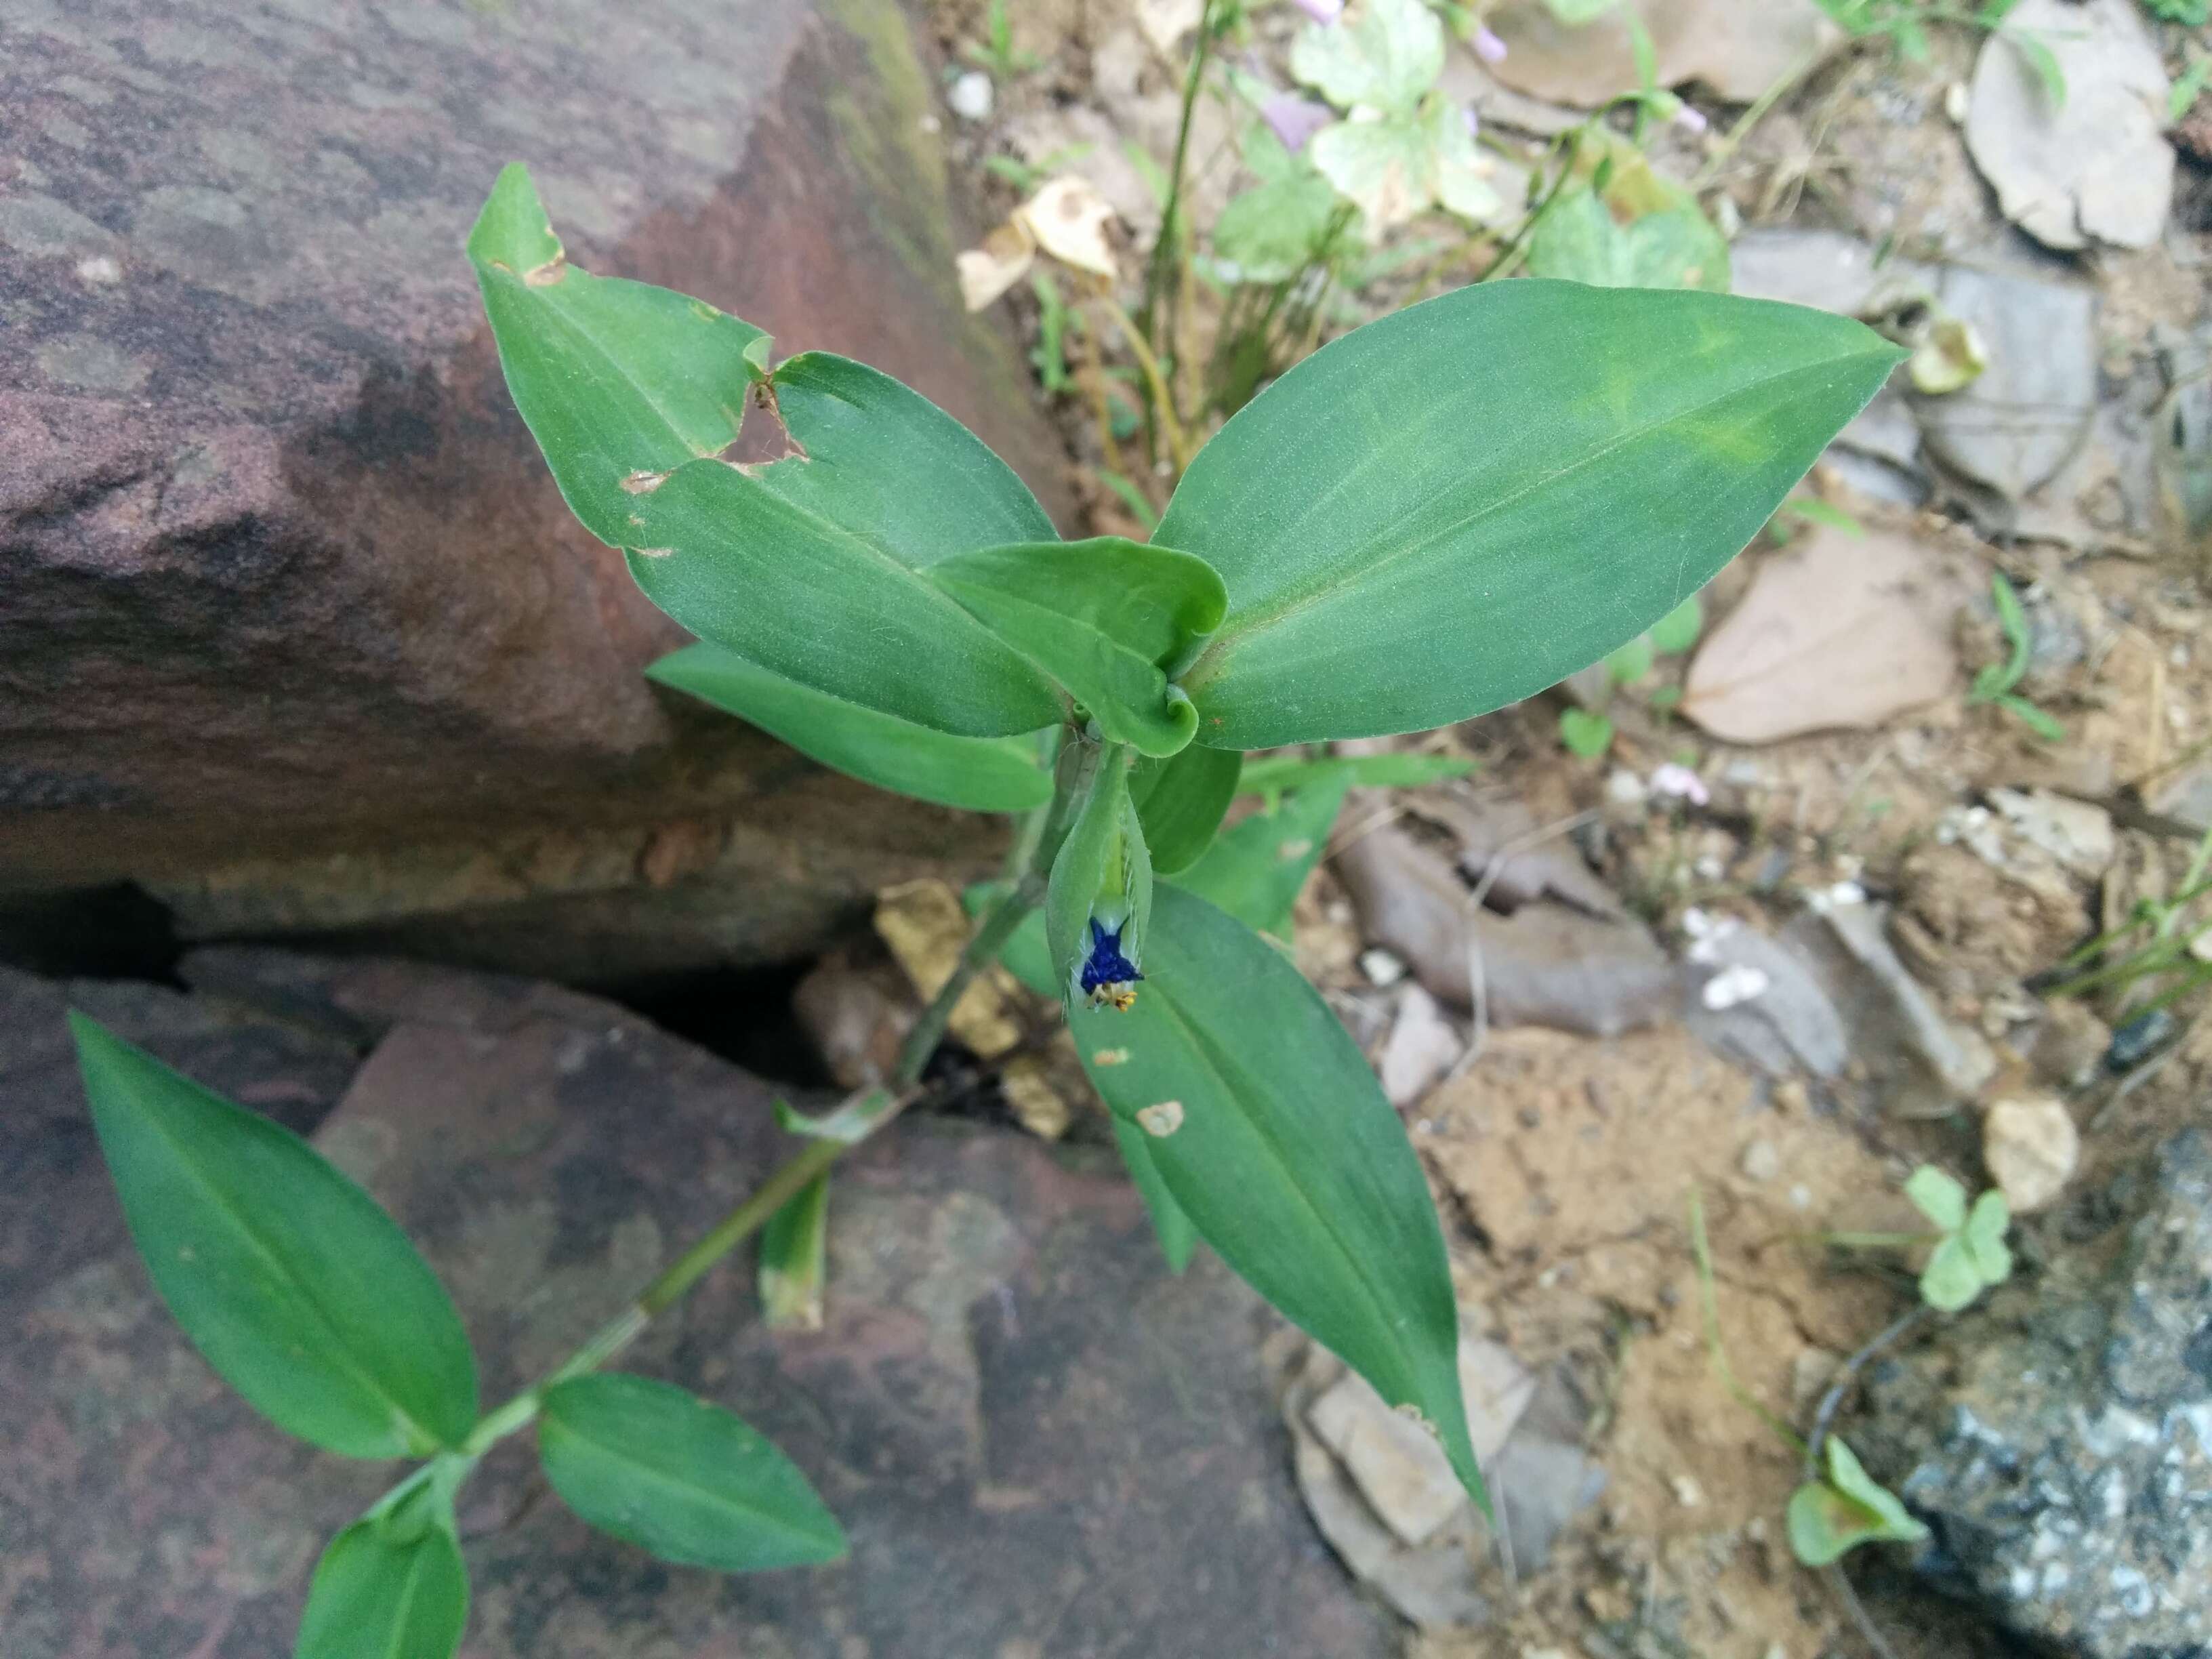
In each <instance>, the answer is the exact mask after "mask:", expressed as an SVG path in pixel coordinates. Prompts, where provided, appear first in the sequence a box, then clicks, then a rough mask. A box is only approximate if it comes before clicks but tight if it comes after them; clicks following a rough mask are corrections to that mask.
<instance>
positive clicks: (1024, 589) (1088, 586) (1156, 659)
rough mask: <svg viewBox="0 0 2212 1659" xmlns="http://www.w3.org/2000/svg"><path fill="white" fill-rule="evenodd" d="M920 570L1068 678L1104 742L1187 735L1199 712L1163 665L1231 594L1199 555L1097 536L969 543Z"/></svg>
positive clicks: (1190, 642) (1143, 748)
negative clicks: (993, 544)
mask: <svg viewBox="0 0 2212 1659" xmlns="http://www.w3.org/2000/svg"><path fill="white" fill-rule="evenodd" d="M929 575H930V580H932V581H933V583H934V584H935V585H936V586H938V587H939V588H941V589H942V590H943V591H944V592H946V593H949V594H950V595H951V596H952V598H953V599H956V600H957V601H958V602H959V604H960V605H962V606H963V607H964V608H965V609H966V610H967V611H969V612H970V613H971V614H972V615H973V616H975V617H977V618H978V619H979V620H981V622H982V623H984V624H985V625H986V626H987V627H989V628H991V629H994V631H995V632H996V633H997V634H998V635H999V636H1000V638H1001V639H1003V640H1005V641H1007V642H1008V643H1009V644H1011V645H1012V646H1013V647H1014V648H1015V649H1016V650H1018V651H1019V652H1021V653H1022V654H1023V655H1024V656H1025V657H1027V658H1028V659H1030V661H1031V662H1033V663H1035V664H1036V665H1037V667H1039V668H1040V669H1042V670H1043V671H1044V672H1046V673H1047V674H1049V675H1051V676H1052V677H1053V678H1054V679H1055V680H1057V681H1059V682H1060V684H1062V685H1064V686H1066V688H1067V690H1068V691H1069V692H1070V693H1071V694H1072V695H1073V696H1074V698H1075V700H1076V702H1078V703H1079V704H1080V705H1082V707H1083V708H1085V709H1086V710H1087V711H1088V712H1089V713H1090V714H1091V718H1092V719H1094V720H1097V722H1098V725H1099V728H1100V730H1102V731H1103V732H1104V733H1105V734H1106V736H1107V737H1108V738H1111V739H1112V740H1113V741H1115V742H1116V743H1127V744H1133V745H1134V746H1135V748H1136V750H1137V751H1138V752H1139V754H1144V755H1153V756H1164V755H1172V754H1174V753H1175V752H1176V750H1179V749H1181V748H1182V747H1183V746H1184V745H1186V744H1188V743H1189V741H1190V734H1191V732H1192V731H1193V730H1194V728H1195V727H1196V726H1197V724H1198V714H1197V711H1196V710H1195V709H1194V708H1192V707H1191V706H1190V702H1189V701H1188V699H1187V698H1185V697H1184V696H1182V694H1181V693H1180V692H1176V693H1170V690H1169V686H1168V675H1169V672H1170V671H1171V670H1173V669H1175V668H1177V667H1179V666H1181V665H1182V662H1183V660H1184V659H1187V658H1188V656H1189V655H1190V654H1191V653H1192V650H1193V648H1194V645H1195V644H1196V642H1197V641H1200V640H1202V639H1204V638H1206V636H1207V635H1211V634H1212V632H1213V630H1214V629H1217V628H1218V627H1220V626H1221V617H1222V613H1223V612H1224V611H1225V610H1226V609H1227V608H1228V604H1229V597H1228V594H1227V592H1225V590H1224V589H1223V587H1222V586H1221V578H1220V577H1219V576H1218V575H1217V574H1214V571H1213V568H1212V566H1211V565H1209V564H1207V563H1206V561H1205V560H1203V559H1200V558H1194V557H1193V556H1191V555H1189V554H1188V553H1178V552H1176V551H1175V550H1172V549H1170V548H1164V547H1152V546H1149V545H1147V544H1145V543H1142V542H1133V541H1128V540H1126V539H1124V538H1121V537H1120V536H1098V537H1094V538H1092V539H1091V540H1089V541H1083V542H1061V541H1049V542H1034V543H1029V544H1021V545H1016V546H1011V547H984V548H978V549H975V550H974V551H972V552H967V553H961V554H957V555H955V556H952V557H951V558H948V559H945V560H942V561H939V562H938V563H936V564H935V565H933V567H932V568H931V569H930V572H929Z"/></svg>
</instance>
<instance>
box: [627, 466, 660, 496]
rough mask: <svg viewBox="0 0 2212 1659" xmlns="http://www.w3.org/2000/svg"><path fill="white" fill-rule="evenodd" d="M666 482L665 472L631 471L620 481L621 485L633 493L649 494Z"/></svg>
mask: <svg viewBox="0 0 2212 1659" xmlns="http://www.w3.org/2000/svg"><path fill="white" fill-rule="evenodd" d="M667 482H668V475H667V474H666V473H665V472H644V471H639V472H633V473H631V474H630V475H629V477H626V478H624V479H623V481H622V487H623V489H625V490H627V491H628V492H629V494H631V495H651V494H652V493H653V491H654V490H656V489H659V488H660V486H661V485H662V484H664V483H667Z"/></svg>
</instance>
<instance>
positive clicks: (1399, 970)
mask: <svg viewBox="0 0 2212 1659" xmlns="http://www.w3.org/2000/svg"><path fill="white" fill-rule="evenodd" d="M1359 971H1360V972H1361V973H1363V974H1364V975H1367V982H1368V983H1369V984H1370V985H1379V986H1382V987H1385V988H1386V989H1387V988H1388V987H1390V986H1393V985H1395V984H1396V983H1397V982H1398V981H1400V980H1401V979H1403V978H1405V977H1406V964H1405V963H1402V962H1401V961H1400V960H1399V959H1398V958H1397V957H1394V956H1392V955H1391V954H1390V953H1389V951H1385V950H1383V948H1382V947H1381V946H1379V945H1378V946H1376V948H1375V949H1374V950H1371V951H1361V952H1360V953H1359Z"/></svg>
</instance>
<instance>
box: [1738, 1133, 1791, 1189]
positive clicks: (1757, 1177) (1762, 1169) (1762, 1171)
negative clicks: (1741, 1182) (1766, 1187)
mask: <svg viewBox="0 0 2212 1659" xmlns="http://www.w3.org/2000/svg"><path fill="white" fill-rule="evenodd" d="M1736 1167H1737V1168H1738V1169H1740V1170H1742V1171H1743V1177H1744V1179H1745V1180H1747V1181H1771V1180H1773V1179H1774V1177H1775V1176H1778V1175H1780V1174H1781V1173H1782V1154H1781V1153H1779V1152H1776V1151H1775V1150H1774V1143H1773V1142H1772V1141H1771V1140H1765V1139H1760V1140H1754V1141H1753V1142H1751V1143H1750V1144H1749V1145H1748V1146H1746V1147H1745V1148H1744V1149H1743V1156H1742V1157H1741V1158H1738V1159H1737V1160H1736Z"/></svg>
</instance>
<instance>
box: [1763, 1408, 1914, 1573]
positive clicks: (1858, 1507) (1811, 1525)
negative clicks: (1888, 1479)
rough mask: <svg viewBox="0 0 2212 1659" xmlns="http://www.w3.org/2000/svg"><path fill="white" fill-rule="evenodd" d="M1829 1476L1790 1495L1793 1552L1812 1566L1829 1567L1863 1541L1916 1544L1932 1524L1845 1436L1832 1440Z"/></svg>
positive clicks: (1829, 1441) (1799, 1488)
mask: <svg viewBox="0 0 2212 1659" xmlns="http://www.w3.org/2000/svg"><path fill="white" fill-rule="evenodd" d="M1827 1449H1828V1479H1827V1480H1823V1481H1808V1483H1807V1484H1805V1485H1804V1486H1800V1487H1798V1488H1797V1490H1796V1492H1792V1493H1791V1494H1790V1506H1789V1509H1788V1510H1787V1512H1786V1515H1785V1517H1784V1518H1785V1520H1786V1522H1787V1525H1788V1530H1789V1534H1790V1553H1792V1554H1794V1555H1796V1558H1797V1559H1799V1560H1800V1561H1802V1562H1803V1563H1804V1564H1805V1565H1807V1566H1808V1567H1825V1566H1827V1565H1831V1564H1832V1563H1833V1562H1835V1561H1837V1560H1838V1559H1841V1558H1842V1557H1843V1556H1844V1555H1845V1554H1846V1553H1849V1552H1850V1551H1851V1550H1853V1549H1856V1548H1857V1547H1858V1546H1860V1545H1861V1544H1869V1543H1875V1542H1886V1543H1899V1544H1917V1543H1919V1542H1921V1541H1923V1540H1924V1539H1925V1538H1926V1537H1927V1536H1928V1528H1926V1527H1925V1526H1923V1525H1922V1524H1921V1522H1918V1521H1917V1520H1915V1519H1914V1518H1913V1517H1912V1516H1911V1513H1910V1512H1908V1511H1907V1510H1906V1509H1905V1505H1904V1504H1900V1503H1899V1502H1898V1500H1897V1498H1896V1496H1895V1495H1894V1494H1893V1493H1892V1492H1890V1491H1889V1490H1888V1489H1887V1487H1885V1486H1881V1485H1880V1484H1879V1483H1878V1482H1877V1481H1875V1479H1874V1477H1873V1476H1871V1475H1869V1474H1868V1473H1867V1472H1866V1470H1865V1468H1863V1466H1862V1465H1861V1464H1860V1462H1859V1460H1858V1458H1857V1456H1856V1455H1854V1454H1853V1452H1852V1451H1851V1449H1850V1447H1849V1446H1847V1445H1845V1444H1844V1442H1843V1439H1842V1437H1840V1436H1838V1435H1830V1436H1829V1437H1828V1440H1827Z"/></svg>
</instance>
